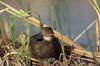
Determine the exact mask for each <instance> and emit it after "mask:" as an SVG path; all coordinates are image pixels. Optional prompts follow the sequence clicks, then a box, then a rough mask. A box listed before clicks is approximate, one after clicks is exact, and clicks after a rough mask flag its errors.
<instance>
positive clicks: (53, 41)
mask: <svg viewBox="0 0 100 66" xmlns="http://www.w3.org/2000/svg"><path fill="white" fill-rule="evenodd" d="M30 48H31V51H32V57H33V58H36V59H40V60H43V59H49V58H55V59H59V56H60V53H61V45H60V42H59V40H58V39H57V38H56V37H55V36H54V32H53V30H52V28H51V27H44V28H43V30H42V31H41V32H40V33H39V34H36V35H33V36H32V37H31V38H30Z"/></svg>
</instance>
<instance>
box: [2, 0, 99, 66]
mask: <svg viewBox="0 0 100 66" xmlns="http://www.w3.org/2000/svg"><path fill="white" fill-rule="evenodd" d="M93 2H94V4H95V5H94V4H92V6H93V7H94V9H96V12H97V14H98V17H100V16H99V13H100V11H99V7H98V4H97V2H96V0H93ZM0 3H1V4H2V5H5V6H6V7H7V8H6V9H3V10H2V11H0V13H3V12H4V11H6V12H8V13H10V14H12V15H13V16H9V18H8V29H7V30H8V31H9V33H10V39H9V40H8V39H7V42H5V41H4V40H1V41H0V49H1V48H3V50H5V52H6V53H5V52H3V54H5V55H4V56H3V57H0V63H1V65H2V66H4V64H6V66H29V64H30V60H33V61H35V62H41V61H40V60H37V59H34V58H31V57H30V52H29V51H30V48H29V38H30V32H31V29H32V27H31V26H32V25H31V24H30V23H31V22H30V21H31V20H27V21H29V23H26V24H25V26H26V27H27V29H26V32H25V33H26V34H25V33H23V32H22V33H21V34H19V35H17V34H16V31H15V30H16V27H15V22H16V20H17V19H18V17H20V18H21V19H23V20H26V18H28V17H30V15H32V9H31V5H30V4H29V2H28V0H20V1H19V3H21V4H22V6H23V7H24V8H25V10H26V11H25V12H24V11H22V10H19V11H18V10H16V9H14V8H12V7H11V6H9V5H7V4H6V3H3V2H2V1H0ZM26 3H27V5H26ZM50 3H51V5H53V6H50V8H51V9H52V12H51V13H50V15H52V18H53V22H52V24H53V28H54V29H55V30H56V29H59V31H60V33H62V16H61V14H60V12H59V8H60V7H59V6H60V4H59V3H60V1H58V2H57V0H55V1H54V0H51V2H50ZM26 12H27V13H28V14H27V13H26ZM29 14H30V15H29ZM2 18H4V17H2V16H0V21H2ZM38 19H39V21H40V23H39V22H38V23H39V24H40V25H38V27H40V28H42V27H43V23H42V20H41V18H40V15H38ZM32 24H33V23H32ZM34 24H35V25H36V26H37V23H34ZM57 25H58V26H59V28H57ZM3 29H4V28H3V27H2V23H0V39H2V38H3V35H4V33H3ZM61 37H62V35H61ZM87 37H88V40H89V44H92V43H91V39H90V34H89V33H88V32H87ZM5 38H6V37H5ZM62 40H63V38H62ZM16 41H19V42H21V46H18V47H19V49H16V48H14V47H13V44H14V43H15V42H16ZM61 46H62V54H63V56H64V57H63V59H64V61H63V62H61V61H58V60H56V61H55V62H54V63H53V64H50V63H49V62H48V61H43V64H44V66H55V65H56V64H59V65H60V66H70V65H72V66H85V65H88V66H91V64H93V65H94V66H97V65H98V63H95V61H93V60H92V59H90V58H84V57H81V56H80V55H77V54H75V53H72V54H71V55H70V59H67V58H66V57H65V56H66V54H65V51H64V42H62V41H61ZM90 47H91V48H92V46H90ZM19 51H20V52H19ZM82 58H84V59H82ZM87 59H88V60H87ZM87 61H89V62H90V63H88V62H87ZM91 61H93V62H91Z"/></svg>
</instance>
